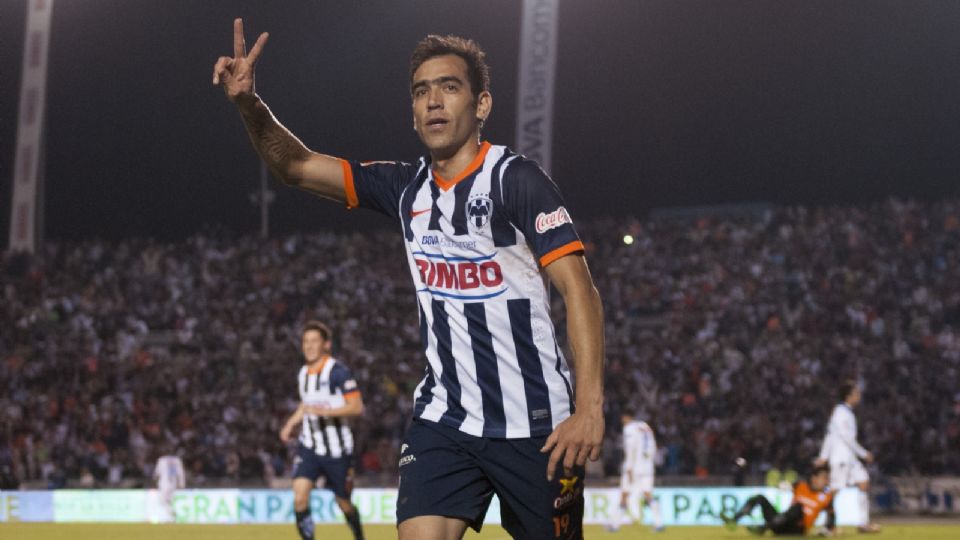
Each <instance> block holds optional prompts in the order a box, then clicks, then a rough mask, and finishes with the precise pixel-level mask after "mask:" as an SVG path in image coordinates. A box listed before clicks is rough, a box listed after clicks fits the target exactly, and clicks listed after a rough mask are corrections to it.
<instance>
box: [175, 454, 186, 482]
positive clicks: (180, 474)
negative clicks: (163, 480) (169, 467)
mask: <svg viewBox="0 0 960 540" xmlns="http://www.w3.org/2000/svg"><path fill="white" fill-rule="evenodd" d="M177 487H178V488H180V489H184V488H186V487H187V473H186V471H184V468H183V460H182V459H180V458H177Z"/></svg>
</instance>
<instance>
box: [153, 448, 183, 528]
mask: <svg viewBox="0 0 960 540" xmlns="http://www.w3.org/2000/svg"><path fill="white" fill-rule="evenodd" d="M153 478H154V480H156V481H157V491H158V492H159V493H160V505H161V506H162V507H163V515H162V516H161V517H160V521H163V522H172V521H174V520H175V519H176V515H175V514H174V511H173V495H174V493H176V491H177V490H178V489H183V488H185V487H187V476H186V474H185V473H184V471H183V460H181V459H180V456H178V455H177V454H175V453H173V452H172V451H167V452H164V453H163V455H161V456H160V457H159V458H158V459H157V465H156V466H155V467H154V468H153Z"/></svg>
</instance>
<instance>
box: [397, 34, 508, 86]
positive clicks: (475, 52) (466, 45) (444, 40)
mask: <svg viewBox="0 0 960 540" xmlns="http://www.w3.org/2000/svg"><path fill="white" fill-rule="evenodd" d="M447 54H455V55H457V56H459V57H460V58H463V61H464V62H466V63H467V78H468V79H469V81H468V82H469V83H470V90H471V91H472V92H473V97H478V96H479V95H480V93H481V92H489V91H490V66H488V65H487V60H486V57H487V55H486V54H485V53H484V52H483V49H481V48H480V45H479V44H477V42H476V41H474V40H472V39H466V38H462V37H460V36H454V35H446V36H439V35H437V34H430V35H429V36H427V37H425V38H423V39H421V40H420V43H417V47H416V48H415V49H413V55H411V56H410V86H413V76H414V74H416V72H417V70H418V69H420V66H421V65H423V63H424V62H426V61H427V60H430V59H431V58H436V57H437V56H444V55H447Z"/></svg>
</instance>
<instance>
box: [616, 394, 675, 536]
mask: <svg viewBox="0 0 960 540" xmlns="http://www.w3.org/2000/svg"><path fill="white" fill-rule="evenodd" d="M620 420H621V421H622V422H623V466H622V472H621V473H620V505H619V506H618V507H617V509H616V510H615V511H614V514H613V521H612V523H610V525H609V526H608V527H607V529H608V530H610V531H616V530H618V529H619V528H620V521H621V519H622V517H623V513H624V512H626V514H627V515H628V516H631V519H632V514H631V513H630V509H629V506H628V505H629V503H630V501H636V502H637V508H639V509H641V513H640V514H638V515H637V517H638V519H639V517H640V516H641V515H642V508H643V506H648V507H649V508H650V511H651V512H653V530H655V531H657V532H661V531H663V518H662V517H661V515H660V503H659V502H658V501H657V500H656V499H654V498H653V472H654V460H655V458H656V455H657V441H656V439H655V438H654V436H653V430H652V429H650V426H649V425H647V423H646V422H644V421H642V420H636V419H635V418H634V416H633V415H632V414H630V413H624V414H623V415H621V417H620Z"/></svg>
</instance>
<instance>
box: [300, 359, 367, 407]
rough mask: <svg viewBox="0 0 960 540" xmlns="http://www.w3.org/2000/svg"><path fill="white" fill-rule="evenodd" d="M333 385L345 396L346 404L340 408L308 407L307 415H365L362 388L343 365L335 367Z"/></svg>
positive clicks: (332, 374)
mask: <svg viewBox="0 0 960 540" xmlns="http://www.w3.org/2000/svg"><path fill="white" fill-rule="evenodd" d="M330 379H331V382H332V383H333V385H334V386H335V387H336V388H337V389H338V390H339V391H340V393H341V394H343V400H344V404H343V405H342V406H340V407H323V406H317V405H307V407H306V412H307V414H316V415H319V416H324V417H327V418H334V417H347V416H360V415H361V414H363V397H362V396H361V395H360V386H359V385H358V384H357V381H356V379H354V378H353V375H352V374H351V373H350V370H349V369H347V367H346V366H345V365H343V364H340V363H338V364H336V365H335V366H333V371H332V372H331V373H330Z"/></svg>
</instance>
